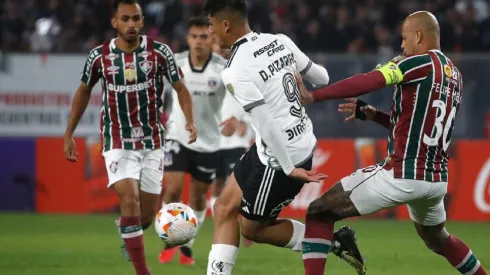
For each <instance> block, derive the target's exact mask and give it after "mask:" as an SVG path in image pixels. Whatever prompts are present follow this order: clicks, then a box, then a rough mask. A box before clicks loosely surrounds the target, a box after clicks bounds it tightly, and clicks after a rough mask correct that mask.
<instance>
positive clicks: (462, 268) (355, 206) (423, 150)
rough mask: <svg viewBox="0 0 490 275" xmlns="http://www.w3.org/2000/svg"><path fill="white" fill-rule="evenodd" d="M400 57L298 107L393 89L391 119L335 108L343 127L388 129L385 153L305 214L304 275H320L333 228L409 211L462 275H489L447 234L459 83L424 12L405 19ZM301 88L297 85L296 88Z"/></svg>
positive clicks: (352, 107)
mask: <svg viewBox="0 0 490 275" xmlns="http://www.w3.org/2000/svg"><path fill="white" fill-rule="evenodd" d="M401 35H402V38H403V40H402V41H403V42H402V45H401V47H402V50H403V56H401V57H397V58H395V59H393V60H392V61H390V62H388V63H387V64H385V65H383V66H378V67H377V68H376V69H375V70H374V71H372V72H370V73H366V74H360V75H355V76H353V77H351V78H348V79H345V80H342V81H340V82H337V83H335V84H333V85H330V86H327V87H325V88H322V89H320V90H317V91H315V92H313V93H312V94H310V93H308V91H306V89H305V88H304V87H303V86H302V87H301V88H302V93H301V94H302V97H303V101H304V102H313V101H314V102H319V101H323V100H327V99H336V98H348V97H355V96H360V95H363V94H367V93H369V92H371V91H375V90H378V89H381V88H384V87H386V86H389V85H395V91H394V94H393V104H392V110H391V115H390V114H387V113H384V112H383V111H380V110H376V109H375V108H373V107H372V106H369V105H367V103H365V102H363V101H361V100H357V99H349V103H347V104H342V105H340V106H339V110H340V111H341V112H349V113H351V116H349V117H348V118H347V120H352V119H354V118H359V119H362V120H366V119H367V120H372V121H374V122H376V123H378V124H380V125H382V126H383V127H385V128H387V129H389V131H390V133H389V136H388V153H387V157H386V159H385V161H384V162H383V163H381V164H378V165H373V166H370V167H366V168H364V169H359V170H357V171H356V172H355V173H353V174H352V175H350V176H347V177H345V178H343V179H342V180H341V181H340V182H339V183H337V184H335V185H334V186H333V187H332V188H331V189H330V190H328V191H327V192H326V193H325V194H323V195H322V197H320V198H319V199H317V200H315V201H313V202H312V203H311V204H310V206H309V207H308V211H307V217H306V233H305V240H304V242H303V262H304V266H305V274H307V275H322V274H324V269H325V262H326V258H327V252H328V250H327V249H325V248H324V245H323V244H325V243H330V242H331V241H332V238H333V237H334V236H333V229H334V223H335V222H336V221H339V220H341V219H345V218H349V217H354V216H361V215H368V214H371V213H374V212H377V211H379V210H382V209H386V208H392V207H395V206H397V205H401V204H407V206H408V211H409V214H410V218H411V219H412V221H413V222H414V225H415V229H416V231H417V233H418V235H419V236H420V237H421V238H422V239H423V240H424V242H425V244H426V245H427V247H428V248H429V249H431V250H432V251H434V252H435V253H437V254H439V255H441V256H443V257H445V258H446V259H447V260H448V261H449V263H450V264H451V265H452V266H454V267H455V268H456V269H457V270H458V271H459V272H460V273H461V274H467V275H472V274H476V275H485V274H487V272H486V271H485V269H484V268H483V266H482V265H481V264H480V262H479V261H478V259H477V258H476V257H475V255H474V254H473V253H472V251H471V250H470V248H469V247H468V246H467V245H466V244H465V243H464V242H462V241H461V240H459V239H458V238H456V237H455V236H453V235H450V234H449V233H448V232H447V231H446V228H445V221H446V212H445V210H444V202H443V199H444V196H445V194H446V192H447V183H448V156H447V148H448V147H449V144H450V142H451V133H452V130H453V128H454V122H455V118H456V113H457V111H458V109H459V107H460V103H461V100H462V96H463V79H462V75H461V72H460V71H459V69H458V68H457V67H456V66H455V65H454V63H453V62H452V61H451V60H450V59H449V58H448V57H447V56H446V55H444V54H443V53H442V52H441V51H440V48H441V47H440V29H439V23H438V22H437V19H436V18H435V17H434V15H433V14H431V13H429V12H416V13H413V14H411V15H409V16H408V17H407V18H406V19H405V21H404V22H403V25H402V31H401ZM300 86H301V85H300Z"/></svg>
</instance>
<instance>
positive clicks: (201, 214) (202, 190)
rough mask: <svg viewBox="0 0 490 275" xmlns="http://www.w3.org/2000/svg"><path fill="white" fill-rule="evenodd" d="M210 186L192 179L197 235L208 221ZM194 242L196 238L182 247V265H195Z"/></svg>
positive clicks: (192, 203)
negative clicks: (207, 198)
mask: <svg viewBox="0 0 490 275" xmlns="http://www.w3.org/2000/svg"><path fill="white" fill-rule="evenodd" d="M210 184H211V183H207V182H202V181H199V180H197V179H195V178H194V177H193V178H192V179H191V186H190V202H189V206H190V207H191V208H192V209H193V210H194V214H195V215H196V218H197V226H198V227H197V234H199V229H201V226H202V224H203V223H204V221H205V220H206V210H207V200H206V194H207V193H208V190H209V187H210ZM194 241H195V238H194V239H192V240H191V241H190V242H188V243H187V244H185V245H183V246H181V247H180V253H181V254H180V264H183V265H193V264H194V258H193V257H192V246H193V245H194Z"/></svg>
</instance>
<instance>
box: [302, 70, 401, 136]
mask: <svg viewBox="0 0 490 275" xmlns="http://www.w3.org/2000/svg"><path fill="white" fill-rule="evenodd" d="M393 65H395V66H396V64H394V63H393V62H389V63H388V64H386V65H384V66H381V67H380V68H378V69H377V70H375V71H372V72H370V73H366V74H359V75H355V76H352V77H350V78H347V79H345V80H342V81H339V82H337V83H335V84H332V85H330V86H326V87H323V88H320V89H318V90H315V91H313V92H310V91H309V90H308V89H307V88H306V86H305V85H304V83H303V80H302V78H301V76H300V75H299V74H296V75H295V78H296V82H297V84H298V88H299V90H300V95H301V102H302V103H303V104H311V103H314V102H319V101H324V100H329V99H339V98H347V103H345V104H340V105H339V112H347V113H350V114H351V115H350V116H348V117H347V118H346V119H345V121H351V120H353V119H356V118H357V119H360V120H372V121H374V122H376V123H378V124H380V125H381V126H383V127H384V128H386V129H390V127H391V122H390V115H389V114H388V113H386V112H383V111H382V110H379V109H376V108H374V107H373V106H371V105H368V104H367V103H365V102H364V101H362V100H358V99H356V98H354V97H356V96H360V95H364V94H367V93H370V92H373V91H376V90H379V89H382V88H384V87H386V86H388V85H392V84H398V83H400V82H401V80H403V75H402V74H401V72H398V71H394V72H392V71H391V69H389V68H387V66H393ZM358 81H366V82H358ZM356 82H357V83H356Z"/></svg>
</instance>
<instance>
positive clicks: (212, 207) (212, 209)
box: [209, 196, 218, 217]
mask: <svg viewBox="0 0 490 275" xmlns="http://www.w3.org/2000/svg"><path fill="white" fill-rule="evenodd" d="M217 199H218V197H215V196H211V199H209V207H211V215H213V217H214V204H215V203H216V200H217Z"/></svg>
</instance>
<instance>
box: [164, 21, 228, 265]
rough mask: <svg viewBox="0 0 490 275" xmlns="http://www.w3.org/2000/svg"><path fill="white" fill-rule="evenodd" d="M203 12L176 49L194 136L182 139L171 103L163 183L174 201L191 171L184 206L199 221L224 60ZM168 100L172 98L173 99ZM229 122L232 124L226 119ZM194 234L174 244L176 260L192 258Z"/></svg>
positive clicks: (214, 156) (210, 173)
mask: <svg viewBox="0 0 490 275" xmlns="http://www.w3.org/2000/svg"><path fill="white" fill-rule="evenodd" d="M208 29H209V22H208V21H207V20H206V18H203V17H196V18H192V19H191V20H190V22H189V32H188V34H187V43H188V45H189V51H186V52H182V53H179V54H176V55H175V56H176V61H177V64H178V65H179V66H180V67H181V68H182V71H183V73H184V75H185V82H186V85H187V87H189V90H190V93H191V96H192V101H193V110H194V115H195V118H196V122H197V123H196V124H197V127H198V131H199V138H198V139H197V141H196V142H195V143H193V144H187V140H188V139H189V136H188V135H187V133H186V132H185V131H184V129H183V127H182V123H183V121H185V116H184V114H183V113H182V111H181V110H179V108H175V107H172V111H171V112H170V115H169V119H168V122H167V132H166V136H165V139H166V141H165V162H164V165H165V171H166V172H165V178H164V182H165V188H164V190H163V202H164V203H171V202H179V201H180V196H181V191H182V187H183V185H184V177H185V175H186V174H187V173H189V174H190V175H191V184H190V193H191V194H190V202H189V206H190V207H191V208H192V209H193V210H194V212H195V214H196V217H197V219H198V226H199V227H200V226H201V225H202V224H203V222H204V220H205V218H206V210H207V199H206V194H207V192H208V190H209V187H210V186H211V183H212V182H213V180H214V179H215V177H216V169H217V167H218V163H219V153H218V150H219V145H220V128H219V124H220V122H221V113H220V110H221V106H222V103H223V98H224V96H225V87H224V86H223V84H222V82H221V78H220V74H221V71H222V70H223V67H224V65H225V64H226V60H225V59H224V58H223V57H221V56H219V55H218V54H215V53H213V52H212V45H213V38H212V37H211V34H210V33H209V30H208ZM174 102H176V101H175V100H174ZM232 126H233V125H232ZM193 243H194V240H192V241H190V242H189V243H188V244H186V245H184V246H181V247H180V252H181V253H180V263H181V264H185V265H189V264H194V259H193V257H192V250H191V248H192V245H193ZM176 249H177V248H176V247H166V248H165V249H164V250H163V251H162V252H161V253H160V256H159V261H160V262H162V263H168V262H170V261H172V259H173V257H174V254H175V252H176Z"/></svg>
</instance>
